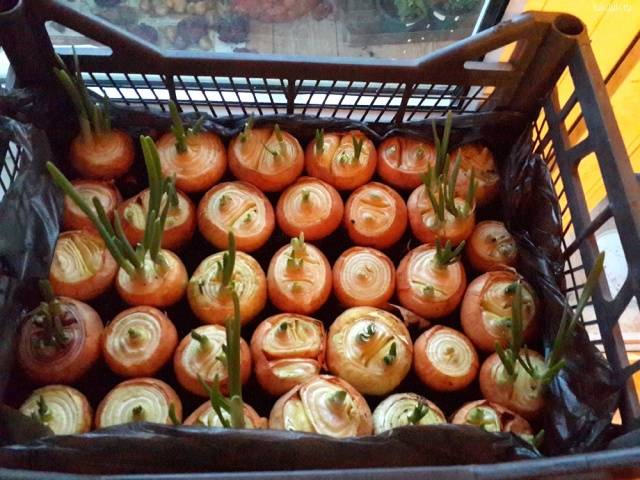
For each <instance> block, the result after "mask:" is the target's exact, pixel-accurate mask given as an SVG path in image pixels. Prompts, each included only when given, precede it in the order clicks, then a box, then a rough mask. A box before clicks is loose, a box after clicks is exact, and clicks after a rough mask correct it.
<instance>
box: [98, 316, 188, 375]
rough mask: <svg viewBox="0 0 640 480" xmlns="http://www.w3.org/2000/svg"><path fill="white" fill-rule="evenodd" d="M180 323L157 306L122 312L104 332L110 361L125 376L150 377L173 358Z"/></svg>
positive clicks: (104, 346)
mask: <svg viewBox="0 0 640 480" xmlns="http://www.w3.org/2000/svg"><path fill="white" fill-rule="evenodd" d="M177 344H178V334H177V332H176V327H175V326H174V325H173V323H171V320H169V318H168V317H167V316H166V315H165V314H164V313H162V312H161V311H160V310H158V309H157V308H153V307H146V306H140V307H133V308H129V309H127V310H125V311H123V312H121V313H119V314H118V315H117V316H116V317H115V318H114V319H113V321H112V322H111V323H110V324H109V325H107V327H106V328H105V329H104V332H103V333H102V353H103V356H104V359H105V361H106V362H107V365H109V368H110V369H111V370H113V371H114V372H115V373H117V374H118V375H122V376H123V377H149V376H152V375H154V374H155V373H156V372H157V371H158V370H160V369H161V368H162V367H163V366H164V364H166V363H167V361H168V360H169V359H170V358H171V356H172V355H173V351H174V350H175V348H176V345H177Z"/></svg>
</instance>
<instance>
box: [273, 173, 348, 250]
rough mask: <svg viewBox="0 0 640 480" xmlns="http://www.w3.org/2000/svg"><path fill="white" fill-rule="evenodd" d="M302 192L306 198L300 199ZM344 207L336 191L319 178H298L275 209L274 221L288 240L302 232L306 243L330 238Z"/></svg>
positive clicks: (339, 220) (340, 220)
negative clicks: (305, 194)
mask: <svg viewBox="0 0 640 480" xmlns="http://www.w3.org/2000/svg"><path fill="white" fill-rule="evenodd" d="M303 192H306V193H307V195H309V197H308V199H307V200H302V198H303ZM343 215H344V205H343V203H342V198H340V194H339V193H338V191H337V190H336V189H335V188H333V187H332V186H331V185H329V184H328V183H327V182H323V181H322V180H320V179H318V178H311V177H300V178H299V179H298V180H297V181H296V182H295V183H294V184H293V185H291V186H289V187H288V188H287V189H286V190H285V191H284V192H282V195H280V198H279V199H278V204H277V206H276V220H277V221H278V226H279V227H280V229H281V230H282V231H283V232H284V233H285V235H288V236H289V237H297V236H298V235H300V234H301V233H302V234H304V238H305V239H306V240H309V241H314V240H320V239H321V238H324V237H327V236H329V235H331V234H332V233H333V232H334V231H335V229H336V228H338V227H339V226H340V223H341V222H342V216H343Z"/></svg>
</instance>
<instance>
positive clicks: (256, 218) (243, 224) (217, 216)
mask: <svg viewBox="0 0 640 480" xmlns="http://www.w3.org/2000/svg"><path fill="white" fill-rule="evenodd" d="M222 198H225V199H227V202H228V203H226V206H224V207H223V206H221V201H222ZM198 227H199V229H200V232H201V233H202V235H203V236H204V238H206V239H207V241H208V242H209V243H211V244H212V245H213V246H214V247H216V248H218V249H220V250H226V249H227V248H228V245H227V241H228V235H229V231H230V230H231V231H233V233H234V235H235V238H236V248H237V249H238V250H240V251H243V252H253V251H255V250H257V249H259V248H260V247H262V246H263V245H264V244H265V243H266V242H267V240H269V237H270V236H271V234H272V233H273V230H274V228H275V215H274V213H273V207H272V206H271V202H269V200H268V199H267V197H265V195H264V193H262V192H261V191H260V190H258V189H257V188H256V187H254V186H253V185H251V184H250V183H246V182H226V183H220V184H218V185H216V186H215V187H213V188H212V189H211V190H209V191H208V192H207V193H206V194H205V195H204V197H203V198H202V200H201V201H200V204H199V205H198Z"/></svg>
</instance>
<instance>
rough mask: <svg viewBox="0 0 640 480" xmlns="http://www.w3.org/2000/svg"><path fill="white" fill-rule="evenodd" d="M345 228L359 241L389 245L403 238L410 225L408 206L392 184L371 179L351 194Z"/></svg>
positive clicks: (345, 214) (354, 240) (345, 215)
mask: <svg viewBox="0 0 640 480" xmlns="http://www.w3.org/2000/svg"><path fill="white" fill-rule="evenodd" d="M344 228H345V229H346V230H347V233H348V234H349V238H351V240H352V241H353V243H355V244H356V245H362V246H365V247H375V248H378V249H384V248H388V247H391V246H392V245H393V244H395V243H396V242H397V241H398V240H400V238H402V235H403V234H404V231H405V230H406V229H407V207H406V206H405V204H404V200H402V197H401V196H400V195H398V192H396V191H395V190H394V189H392V188H391V187H388V186H386V185H384V184H382V183H378V182H371V183H367V184H366V185H363V186H361V187H360V188H358V189H357V190H356V191H355V192H353V193H352V194H351V195H350V196H349V199H348V200H347V204H346V205H345V211H344Z"/></svg>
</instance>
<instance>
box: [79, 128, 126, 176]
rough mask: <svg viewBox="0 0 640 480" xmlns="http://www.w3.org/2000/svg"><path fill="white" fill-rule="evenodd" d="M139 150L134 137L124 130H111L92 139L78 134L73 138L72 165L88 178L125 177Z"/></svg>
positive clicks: (95, 134) (95, 135) (94, 134)
mask: <svg viewBox="0 0 640 480" xmlns="http://www.w3.org/2000/svg"><path fill="white" fill-rule="evenodd" d="M134 156H135V151H134V148H133V140H131V137H130V136H129V135H127V134H126V133H124V132H122V131H120V130H110V131H109V132H105V133H103V134H100V135H98V134H97V133H93V135H92V138H91V140H90V141H86V140H85V139H84V138H83V137H82V135H78V136H77V137H75V138H74V139H73V141H72V142H71V151H70V154H69V157H70V159H71V165H73V168H75V169H76V170H77V171H78V172H80V175H82V176H83V177H85V178H92V179H99V180H112V179H114V178H118V177H121V176H122V175H124V174H125V173H127V171H128V170H129V168H131V165H133V159H134Z"/></svg>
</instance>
